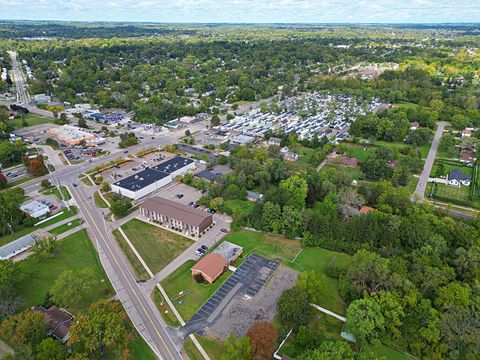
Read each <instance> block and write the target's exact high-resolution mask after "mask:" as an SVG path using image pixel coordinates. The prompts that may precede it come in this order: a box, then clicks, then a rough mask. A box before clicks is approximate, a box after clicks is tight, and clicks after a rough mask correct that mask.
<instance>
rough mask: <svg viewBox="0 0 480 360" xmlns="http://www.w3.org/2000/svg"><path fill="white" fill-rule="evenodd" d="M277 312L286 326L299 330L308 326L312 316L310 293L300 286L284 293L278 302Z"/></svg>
mask: <svg viewBox="0 0 480 360" xmlns="http://www.w3.org/2000/svg"><path fill="white" fill-rule="evenodd" d="M277 311H278V316H279V318H280V321H281V322H282V323H283V324H285V325H286V326H289V327H292V328H298V327H299V326H300V325H305V324H307V323H308V322H309V320H310V318H311V314H312V307H311V305H310V299H309V298H308V293H307V292H306V290H305V289H303V288H301V287H298V286H295V287H293V288H291V289H288V290H286V291H284V292H283V293H282V295H280V298H279V300H278V303H277Z"/></svg>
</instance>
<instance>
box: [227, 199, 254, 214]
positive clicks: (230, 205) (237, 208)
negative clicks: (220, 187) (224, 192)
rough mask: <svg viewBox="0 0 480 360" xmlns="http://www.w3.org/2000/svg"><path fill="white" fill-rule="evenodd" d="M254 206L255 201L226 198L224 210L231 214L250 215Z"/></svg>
mask: <svg viewBox="0 0 480 360" xmlns="http://www.w3.org/2000/svg"><path fill="white" fill-rule="evenodd" d="M254 206H255V203H254V202H252V201H249V200H238V199H236V200H225V202H224V204H223V210H224V211H225V212H226V213H227V214H229V215H237V216H248V215H250V214H251V213H252V212H253V208H254Z"/></svg>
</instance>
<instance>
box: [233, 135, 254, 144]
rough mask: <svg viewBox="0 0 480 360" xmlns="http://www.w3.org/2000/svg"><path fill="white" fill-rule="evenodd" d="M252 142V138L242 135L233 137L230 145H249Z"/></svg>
mask: <svg viewBox="0 0 480 360" xmlns="http://www.w3.org/2000/svg"><path fill="white" fill-rule="evenodd" d="M254 141H255V138H254V137H253V136H248V135H243V134H240V135H237V136H234V137H233V138H232V143H234V144H240V145H246V144H251V143H252V142H254Z"/></svg>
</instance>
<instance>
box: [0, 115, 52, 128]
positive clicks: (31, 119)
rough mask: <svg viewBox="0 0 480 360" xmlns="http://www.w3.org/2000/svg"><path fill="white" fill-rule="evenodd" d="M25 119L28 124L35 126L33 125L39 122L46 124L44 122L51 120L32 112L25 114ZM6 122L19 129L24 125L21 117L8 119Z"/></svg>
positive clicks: (39, 123)
mask: <svg viewBox="0 0 480 360" xmlns="http://www.w3.org/2000/svg"><path fill="white" fill-rule="evenodd" d="M25 120H26V121H27V124H28V126H35V125H41V124H46V123H49V122H53V119H49V118H44V117H41V116H38V115H34V114H27V115H26V116H25ZM8 123H9V124H10V125H12V126H13V127H14V128H15V129H19V128H23V127H24V126H23V122H22V119H21V118H17V119H13V120H8Z"/></svg>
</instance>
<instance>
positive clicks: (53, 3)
mask: <svg viewBox="0 0 480 360" xmlns="http://www.w3.org/2000/svg"><path fill="white" fill-rule="evenodd" d="M0 19H25V20H67V21H131V22H145V21H148V22H160V23H163V22H171V23H190V22H196V23H441V22H480V0H0Z"/></svg>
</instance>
